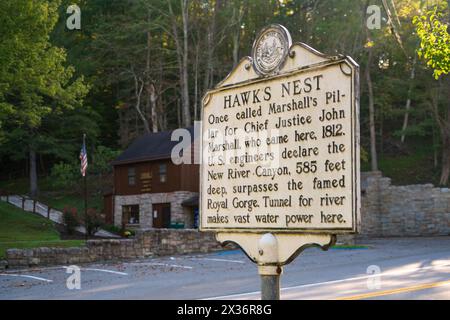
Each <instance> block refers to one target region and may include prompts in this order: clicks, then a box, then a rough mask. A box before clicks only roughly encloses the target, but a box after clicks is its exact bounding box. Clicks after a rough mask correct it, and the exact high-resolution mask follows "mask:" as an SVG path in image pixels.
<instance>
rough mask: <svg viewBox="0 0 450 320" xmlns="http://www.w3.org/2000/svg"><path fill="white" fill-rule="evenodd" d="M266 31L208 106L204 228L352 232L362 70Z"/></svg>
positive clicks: (276, 29)
mask: <svg viewBox="0 0 450 320" xmlns="http://www.w3.org/2000/svg"><path fill="white" fill-rule="evenodd" d="M290 41H291V40H290V36H289V34H288V32H287V30H285V29H284V28H279V27H277V26H270V27H269V28H266V29H265V30H263V32H262V33H261V34H260V35H259V37H258V38H257V40H256V41H255V44H254V48H253V57H252V58H250V57H247V58H244V59H243V60H242V61H241V63H240V64H239V65H237V66H236V68H235V69H234V70H233V72H232V73H231V74H230V75H229V76H228V77H227V78H226V79H225V80H224V81H223V82H222V83H220V84H219V85H218V86H217V87H216V89H214V90H211V91H209V92H208V93H207V95H206V96H205V98H204V101H203V121H202V126H203V127H202V131H203V142H202V155H203V159H202V160H203V161H202V166H201V191H200V192H201V197H200V229H201V230H205V231H206V230H213V231H217V232H222V233H223V232H232V233H238V232H247V233H248V232H250V233H254V232H256V233H264V232H271V233H275V234H276V233H321V234H324V233H326V234H339V233H355V232H357V230H358V224H359V207H360V199H359V170H360V168H359V123H358V109H359V78H358V75H359V67H358V65H357V64H356V63H355V62H354V61H353V60H352V59H351V58H350V57H343V56H336V57H328V56H325V55H323V54H321V53H319V52H317V51H316V50H314V49H312V48H310V47H308V46H307V45H305V44H302V43H297V44H293V45H291V43H290Z"/></svg>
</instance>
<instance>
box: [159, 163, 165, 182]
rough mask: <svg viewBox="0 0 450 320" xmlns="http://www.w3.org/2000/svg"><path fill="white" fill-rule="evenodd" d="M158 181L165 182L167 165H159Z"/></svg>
mask: <svg viewBox="0 0 450 320" xmlns="http://www.w3.org/2000/svg"><path fill="white" fill-rule="evenodd" d="M159 181H160V182H162V183H164V182H166V181H167V164H165V163H162V164H160V165H159Z"/></svg>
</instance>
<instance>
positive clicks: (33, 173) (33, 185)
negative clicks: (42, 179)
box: [29, 147, 38, 198]
mask: <svg viewBox="0 0 450 320" xmlns="http://www.w3.org/2000/svg"><path fill="white" fill-rule="evenodd" d="M29 157H30V159H29V161H30V197H32V198H34V197H36V196H37V195H38V185H37V179H38V178H37V164H36V151H35V150H34V149H33V148H32V147H30V148H29Z"/></svg>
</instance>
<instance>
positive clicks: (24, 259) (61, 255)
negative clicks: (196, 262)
mask: <svg viewBox="0 0 450 320" xmlns="http://www.w3.org/2000/svg"><path fill="white" fill-rule="evenodd" d="M222 249H223V248H222V247H221V245H220V244H219V243H218V242H217V241H216V239H215V237H214V234H213V233H209V232H206V233H205V232H198V231H197V230H193V229H150V230H142V231H138V232H137V233H136V236H135V238H133V239H113V240H88V241H87V243H86V246H84V247H79V248H76V247H74V248H34V249H9V250H7V252H6V263H7V266H6V265H5V263H4V262H3V263H0V269H1V268H2V267H3V268H6V267H8V268H17V267H32V266H41V265H70V264H80V263H89V262H95V261H108V260H123V259H137V258H145V257H149V256H159V255H171V254H187V253H205V252H211V251H217V250H222Z"/></svg>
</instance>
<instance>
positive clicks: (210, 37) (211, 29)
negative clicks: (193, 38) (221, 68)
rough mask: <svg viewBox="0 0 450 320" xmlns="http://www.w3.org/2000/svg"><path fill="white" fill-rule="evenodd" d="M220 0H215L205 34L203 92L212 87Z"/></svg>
mask: <svg viewBox="0 0 450 320" xmlns="http://www.w3.org/2000/svg"><path fill="white" fill-rule="evenodd" d="M219 6H220V0H216V2H215V4H214V8H213V10H214V11H213V14H212V17H211V19H210V24H209V26H208V33H207V35H206V36H207V39H206V43H207V46H208V47H207V54H206V71H205V81H204V90H205V92H206V91H207V90H208V89H209V88H211V87H212V83H213V77H214V48H215V47H216V45H217V44H216V42H215V39H216V20H217V19H216V16H217V12H218V11H219V9H220V7H219Z"/></svg>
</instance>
